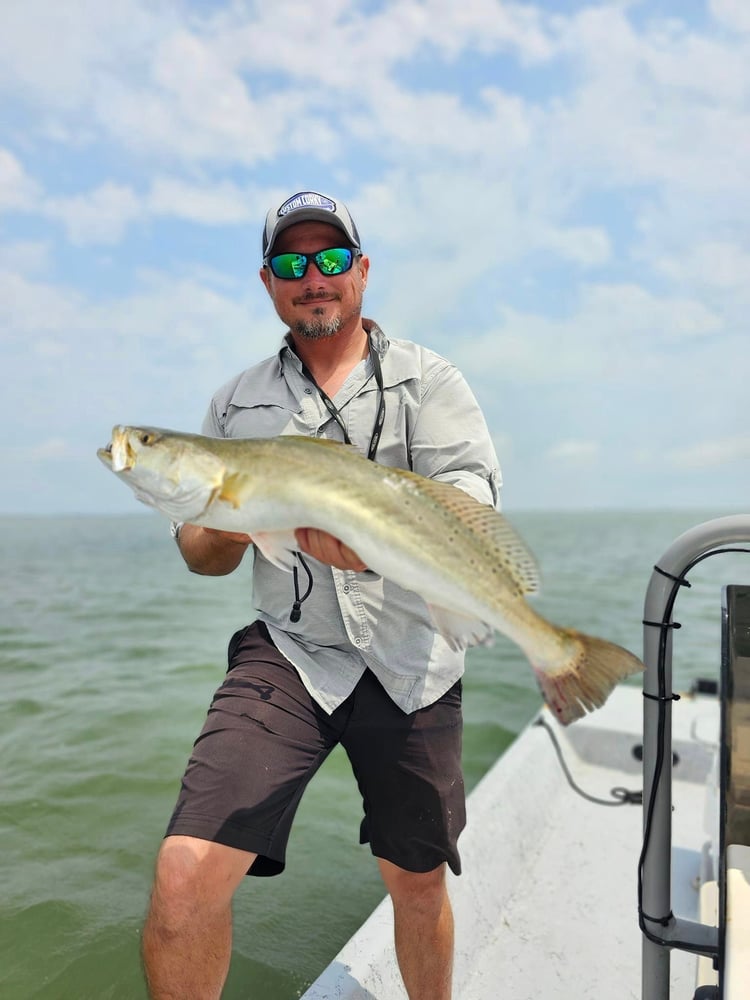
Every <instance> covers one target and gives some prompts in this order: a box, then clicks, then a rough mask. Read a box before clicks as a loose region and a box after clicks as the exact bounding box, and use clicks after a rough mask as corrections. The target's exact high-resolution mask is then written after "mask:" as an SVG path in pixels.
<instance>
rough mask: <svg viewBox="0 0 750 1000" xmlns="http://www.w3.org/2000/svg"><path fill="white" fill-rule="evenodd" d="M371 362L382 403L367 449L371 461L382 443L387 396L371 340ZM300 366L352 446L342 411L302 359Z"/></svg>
mask: <svg viewBox="0 0 750 1000" xmlns="http://www.w3.org/2000/svg"><path fill="white" fill-rule="evenodd" d="M368 339H369V337H368ZM370 360H371V361H372V367H373V370H374V372H375V381H376V382H377V384H378V392H379V395H380V402H379V404H378V412H377V416H376V417H375V426H374V427H373V429H372V436H371V438H370V446H369V448H368V449H367V457H368V458H369V459H374V458H375V453H376V452H377V450H378V444H379V443H380V435H381V434H382V432H383V424H384V423H385V394H384V392H383V370H382V368H381V367H380V357H379V355H378V352H377V351H376V350H375V349H374V348H373V346H372V340H370ZM300 364H301V365H302V374H303V375H304V376H305V378H306V379H308V380H309V381H310V382H312V384H313V385H314V386H315V388H316V389H317V390H318V395H319V396H320V398H321V399H322V401H323V404H324V406H325V408H326V409H327V410H328V412H329V413H330V414H331V416H332V417H333V419H334V420H335V421H336V423H337V424H338V425H339V427H340V428H341V432H342V434H343V435H344V441H345V442H346V444H351V443H352V442H351V438H350V437H349V434H348V432H347V430H346V424H345V423H344V418H343V417H342V416H341V411H340V410H339V408H338V407H337V406H336V404H335V403H334V401H333V400H332V399H331V397H330V396H329V395H328V393H326V392H324V391H323V390H322V389H321V388H320V386H319V385H318V383H317V382H316V381H315V379H314V377H313V375H312V372H311V371H310V369H309V368H308V367H307V365H306V364H305V362H304V361H302V359H301V358H300Z"/></svg>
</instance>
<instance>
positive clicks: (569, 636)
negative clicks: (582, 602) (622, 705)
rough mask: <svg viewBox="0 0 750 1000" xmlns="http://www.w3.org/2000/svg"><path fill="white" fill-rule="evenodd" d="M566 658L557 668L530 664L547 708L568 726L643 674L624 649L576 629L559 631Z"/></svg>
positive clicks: (630, 654)
mask: <svg viewBox="0 0 750 1000" xmlns="http://www.w3.org/2000/svg"><path fill="white" fill-rule="evenodd" d="M560 631H561V632H562V633H563V637H564V648H565V651H566V654H567V655H566V658H565V660H564V661H563V663H562V664H560V665H555V666H554V667H550V665H549V664H544V665H541V664H537V663H533V662H532V667H533V668H534V673H535V674H536V678H537V683H538V684H539V687H540V688H541V691H542V696H543V697H544V700H545V701H546V703H547V705H548V706H549V707H550V709H551V710H552V711H553V712H554V714H555V715H556V717H557V719H558V721H559V722H561V723H562V724H563V725H564V726H567V725H568V724H569V723H571V722H575V720H576V719H580V718H581V716H583V715H585V714H586V712H591V711H593V710H594V709H595V708H601V706H602V705H603V704H604V702H605V701H606V700H607V698H608V697H609V695H610V693H611V691H612V689H613V688H614V687H615V685H616V684H617V683H618V682H619V681H621V680H623V679H624V678H625V677H628V676H629V675H630V674H635V673H638V672H639V671H641V670H643V663H642V662H641V661H640V660H639V659H638V657H637V656H634V655H633V654H632V653H631V652H629V651H628V650H627V649H623V647H622V646H617V645H615V644H614V643H613V642H607V640H606V639H597V638H595V637H594V636H590V635H585V634H584V633H583V632H577V631H576V630H575V629H561V630H560Z"/></svg>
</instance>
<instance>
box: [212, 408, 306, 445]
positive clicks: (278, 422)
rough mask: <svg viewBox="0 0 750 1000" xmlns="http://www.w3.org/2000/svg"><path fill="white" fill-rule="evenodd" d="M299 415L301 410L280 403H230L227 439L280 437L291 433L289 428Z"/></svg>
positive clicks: (225, 419) (225, 422) (225, 425)
mask: <svg viewBox="0 0 750 1000" xmlns="http://www.w3.org/2000/svg"><path fill="white" fill-rule="evenodd" d="M298 413H299V409H292V408H291V407H289V406H286V405H284V404H280V403H256V404H254V405H252V406H238V405H236V404H234V403H230V404H229V406H228V407H227V412H226V417H225V418H224V433H225V435H226V437H233V438H235V437H236V438H252V437H256V438H270V437H278V436H279V435H280V434H284V433H289V427H290V425H293V424H294V419H295V416H297V414H298ZM292 433H294V432H292ZM297 433H299V432H297Z"/></svg>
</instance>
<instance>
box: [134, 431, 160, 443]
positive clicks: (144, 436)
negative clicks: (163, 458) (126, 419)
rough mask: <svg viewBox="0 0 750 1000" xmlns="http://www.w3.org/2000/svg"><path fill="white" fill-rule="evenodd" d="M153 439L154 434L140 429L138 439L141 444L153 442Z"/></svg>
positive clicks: (154, 437)
mask: <svg viewBox="0 0 750 1000" xmlns="http://www.w3.org/2000/svg"><path fill="white" fill-rule="evenodd" d="M155 439H156V435H155V434H149V432H148V431H141V433H140V435H139V436H138V440H139V441H140V442H141V444H153V443H154V440H155Z"/></svg>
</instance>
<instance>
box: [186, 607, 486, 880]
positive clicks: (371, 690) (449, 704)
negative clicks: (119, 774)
mask: <svg viewBox="0 0 750 1000" xmlns="http://www.w3.org/2000/svg"><path fill="white" fill-rule="evenodd" d="M461 732H462V720H461V682H460V681H459V682H457V683H456V684H455V685H454V686H453V687H452V688H451V690H450V691H448V692H447V693H446V694H445V695H443V697H442V698H440V700H439V701H437V702H435V703H434V704H433V705H430V706H428V707H427V708H423V709H419V710H418V711H416V712H413V713H412V714H411V715H405V714H404V713H403V712H402V711H401V709H400V708H399V707H398V706H397V705H396V704H394V702H393V701H392V700H391V699H390V698H389V697H388V695H387V694H386V693H385V691H384V690H383V688H382V687H381V685H380V683H379V682H378V681H377V679H376V678H375V676H374V675H373V674H372V673H371V672H370V671H369V670H366V671H365V673H364V675H363V677H362V678H361V680H360V681H359V683H358V684H357V687H356V688H355V689H354V691H353V692H352V694H351V695H349V697H348V698H347V699H346V701H345V702H344V703H343V704H342V705H340V706H339V707H338V708H337V709H336V710H335V711H334V712H333V714H332V715H328V714H327V713H326V712H325V711H323V709H322V708H320V707H319V706H318V705H317V704H316V703H315V702H314V701H313V699H312V698H311V697H310V695H309V694H308V692H307V690H306V688H305V687H304V685H303V684H302V681H301V680H300V678H299V675H298V674H297V671H296V670H295V669H294V667H293V666H292V665H291V664H290V663H289V661H288V660H287V659H286V658H285V657H284V656H282V654H281V653H280V652H279V651H278V650H277V649H276V647H275V646H274V645H273V643H272V642H271V639H270V637H269V635H268V632H267V630H266V628H265V626H264V625H263V624H262V623H260V622H255V623H253V624H252V625H249V626H248V627H247V628H245V629H243V630H241V631H240V632H237V633H236V635H234V636H233V637H232V640H231V642H230V644H229V670H228V672H227V675H226V677H225V679H224V682H223V683H222V685H221V687H220V688H219V689H218V691H217V692H216V694H215V696H214V699H213V702H212V703H211V707H210V708H209V711H208V717H207V719H206V723H205V725H204V727H203V730H202V732H201V734H200V736H199V737H198V739H197V740H196V743H195V745H194V747H193V753H192V755H191V757H190V760H189V762H188V766H187V770H186V771H185V775H184V777H183V779H182V788H181V791H180V795H179V798H178V801H177V806H176V807H175V811H174V813H173V815H172V818H171V820H170V822H169V826H168V828H167V836H170V835H176V834H179V835H183V836H188V837H199V838H200V839H202V840H211V841H215V842H216V843H220V844H227V845H228V846H230V847H236V848H239V849H240V850H243V851H252V852H253V853H254V854H257V855H258V858H257V859H256V861H255V863H254V864H253V866H252V867H251V869H250V871H249V872H248V874H250V875H278V874H279V873H280V872H281V871H283V870H284V865H285V858H286V845H287V840H288V839H289V831H290V829H291V826H292V820H293V819H294V814H295V812H296V810H297V806H298V805H299V802H300V799H301V798H302V793H303V792H304V790H305V787H306V786H307V783H308V782H309V781H310V779H311V778H312V776H313V775H314V774H315V772H316V771H317V769H318V768H319V767H320V765H321V764H322V763H323V761H324V760H325V758H326V757H327V756H328V754H329V753H330V752H331V750H332V749H333V748H334V747H335V746H336V745H337V744H338V743H341V745H342V746H343V747H344V749H345V750H346V753H347V754H348V756H349V760H350V761H351V765H352V769H353V771H354V774H355V777H356V779H357V783H358V785H359V790H360V793H361V795H362V801H363V805H364V813H365V815H364V819H363V821H362V825H361V829H360V843H362V844H365V843H368V842H369V844H370V847H371V850H372V853H373V854H374V855H376V856H377V857H379V858H383V859H385V860H386V861H391V862H393V864H395V865H398V866H399V867H400V868H405V869H406V870H407V871H414V872H427V871H432V869H433V868H437V866H438V865H440V864H442V862H444V861H447V862H448V864H449V865H450V867H451V868H452V870H453V871H454V872H455V873H456V874H457V875H458V874H459V873H460V871H461V862H460V858H459V855H458V850H457V846H456V842H457V840H458V836H459V834H460V833H461V830H462V829H463V828H464V825H465V823H466V808H465V793H464V783H463V776H462V772H461Z"/></svg>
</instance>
